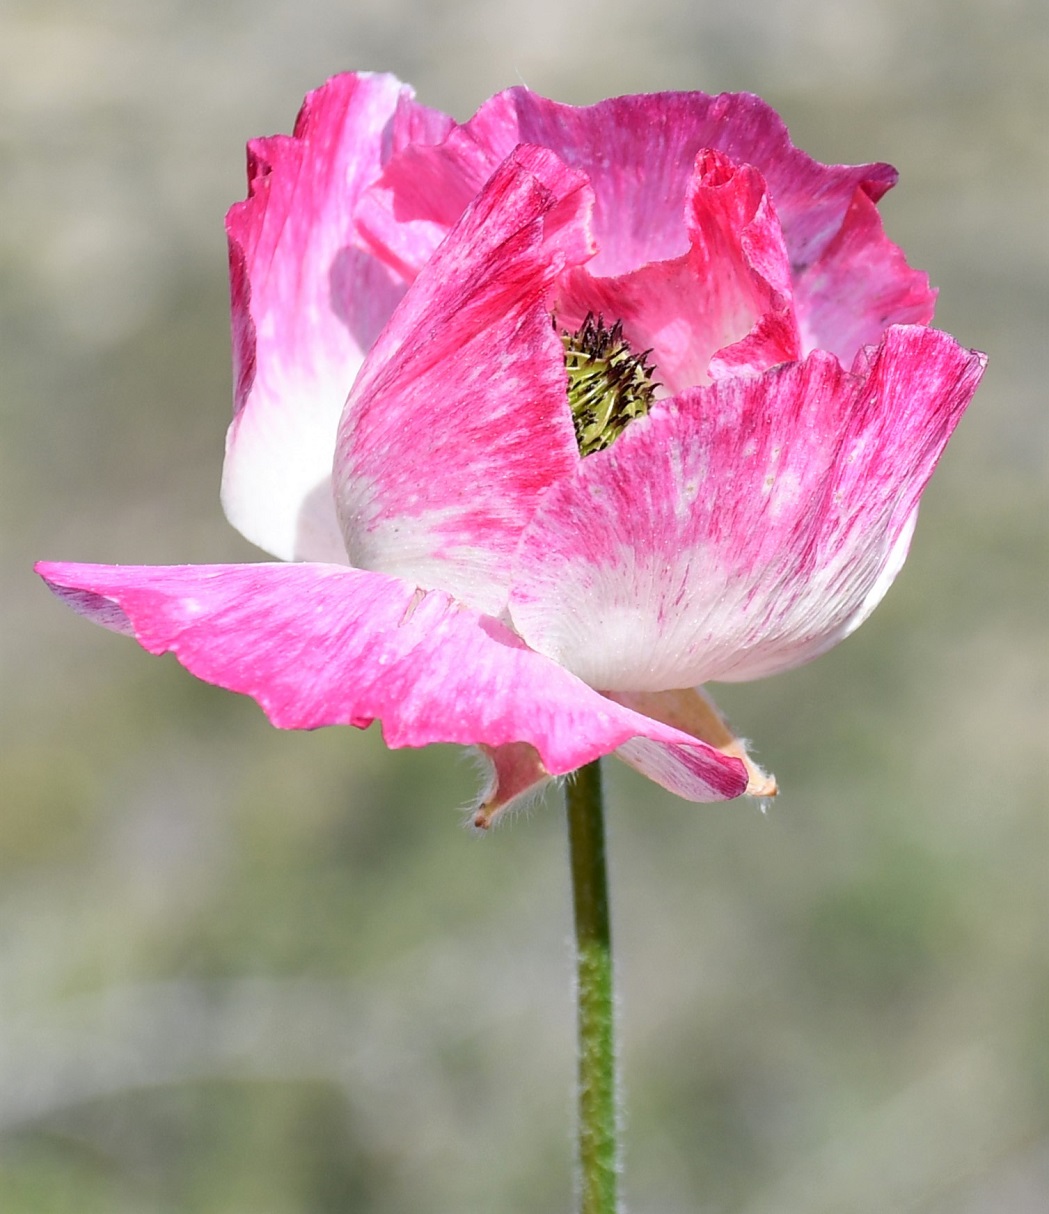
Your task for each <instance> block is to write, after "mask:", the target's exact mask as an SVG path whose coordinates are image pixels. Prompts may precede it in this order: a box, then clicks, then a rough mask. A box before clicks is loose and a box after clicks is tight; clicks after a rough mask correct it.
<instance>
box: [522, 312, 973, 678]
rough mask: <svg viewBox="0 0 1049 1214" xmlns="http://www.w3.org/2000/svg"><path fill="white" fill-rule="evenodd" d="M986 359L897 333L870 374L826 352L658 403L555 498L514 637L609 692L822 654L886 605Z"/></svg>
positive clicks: (935, 339) (545, 512)
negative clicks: (929, 487)
mask: <svg viewBox="0 0 1049 1214" xmlns="http://www.w3.org/2000/svg"><path fill="white" fill-rule="evenodd" d="M984 361H985V360H984V358H983V356H982V355H979V354H976V353H973V352H972V351H967V350H963V349H962V348H961V347H960V346H958V345H957V343H956V342H955V341H954V340H953V339H952V338H950V337H949V336H948V335H947V334H944V333H939V332H937V331H935V330H932V329H926V328H918V327H901V328H894V329H890V330H889V331H888V333H887V334H886V338H885V341H884V343H883V345H882V346H881V347H879V348H878V349H877V350H875V351H867V352H866V354H865V355H864V358H863V359H862V360H858V361H857V365H856V370H857V372H858V373H857V374H850V373H848V372H846V371H844V370H843V369H842V367H841V365H840V364H839V363H838V361H837V359H835V358H833V357H832V356H830V355H827V354H823V353H820V352H817V353H815V354H812V355H810V356H809V358H808V359H807V360H806V361H805V362H803V363H794V364H788V365H785V366H782V367H777V368H774V369H773V370H771V371H768V372H766V373H765V374H763V375H762V376H760V377H753V378H752V377H739V378H732V379H725V380H719V381H715V383H713V384H712V385H710V386H709V387H707V388H699V389H695V390H693V391H691V392H689V393H685V394H684V395H682V396H680V397H677V398H675V399H674V400H672V401H663V402H660V403H658V404H657V405H656V406H655V407H654V408H653V410H652V412H651V413H650V414H649V415H648V416H647V417H645V418H642V419H641V420H639V421H637V422H635V423H633V424H632V425H631V426H630V427H628V429H627V430H626V432H625V433H624V434H623V435H622V436H621V437H620V438H619V439H618V440H617V442H616V443H614V444H613V445H612V446H611V447H609V448H608V449H607V450H605V451H601V452H598V453H597V454H595V455H591V456H590V457H589V458H587V459H585V460H583V461H582V463H581V465H580V467H579V469H578V470H577V472H576V473H575V474H574V475H573V476H572V477H570V478H568V479H566V480H565V481H563V482H561V483H560V484H558V485H556V486H554V488H553V489H551V490H550V491H549V492H548V493H547V494H546V496H545V497H544V499H543V501H542V503H541V505H540V508H539V510H538V511H537V514H536V517H535V519H534V520H533V522H532V524H531V526H530V527H529V528H528V530H527V531H526V533H525V535H524V536H523V538H522V541H521V547H520V549H519V552H518V556H517V559H516V561H515V568H514V589H513V593H512V596H511V601H510V613H511V617H512V619H513V622H514V624H515V626H516V628H517V629H518V631H519V632H520V633H521V635H522V636H523V637H524V638H525V639H526V641H527V642H528V644H529V645H531V646H532V648H534V649H537V650H538V651H539V652H541V653H545V654H547V655H548V656H549V657H551V658H553V659H554V660H555V661H556V662H558V663H560V664H561V665H563V666H566V667H567V668H568V669H570V670H572V671H574V673H576V674H577V675H578V676H579V677H580V678H581V679H583V680H584V681H585V682H587V683H589V684H590V685H591V686H593V687H600V688H601V689H602V690H605V691H610V690H633V691H637V690H646V691H660V690H669V689H673V688H676V687H682V686H688V685H697V684H700V683H704V682H707V681H709V680H711V679H727V680H741V679H754V678H760V677H762V676H764V675H768V674H773V673H775V672H777V671H780V670H786V669H788V668H790V667H792V666H796V665H799V664H800V663H802V662H806V661H808V660H809V659H811V658H813V657H815V656H817V654H819V653H822V652H823V651H824V650H826V649H828V648H830V647H831V646H832V645H834V644H835V643H836V642H837V641H839V640H841V639H842V638H843V637H845V636H847V635H848V633H850V632H851V631H852V630H853V629H854V628H855V627H857V626H858V625H859V624H860V623H861V622H862V621H863V620H864V619H865V618H866V617H867V615H869V614H870V612H871V611H872V610H873V608H874V606H875V605H876V603H877V602H878V600H879V599H880V598H881V596H882V595H883V594H884V593H885V591H886V590H887V589H888V585H889V583H890V581H891V578H892V576H894V574H895V572H896V571H897V570H898V569H899V567H900V565H901V564H902V562H903V556H904V553H905V550H906V540H907V537H908V534H909V530H910V528H911V527H912V526H913V515H914V511H915V510H916V508H917V504H918V498H919V496H920V494H921V491H922V489H923V488H924V486H925V484H926V482H927V480H928V478H929V476H930V475H931V474H932V470H933V467H934V466H935V464H936V461H937V459H938V458H939V455H940V453H941V452H942V450H943V447H944V445H945V444H946V442H947V439H948V437H949V436H950V434H951V431H952V430H953V429H954V426H955V424H956V423H957V421H958V419H959V417H960V416H961V413H962V411H963V410H964V408H965V406H966V405H967V404H968V402H969V400H970V398H971V397H972V394H973V392H974V391H975V389H976V384H977V382H978V381H979V378H980V375H981V374H982V370H983V365H984Z"/></svg>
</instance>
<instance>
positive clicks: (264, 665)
mask: <svg viewBox="0 0 1049 1214" xmlns="http://www.w3.org/2000/svg"><path fill="white" fill-rule="evenodd" d="M37 572H38V573H39V574H40V575H41V577H43V578H44V580H45V581H46V582H47V584H48V585H49V586H50V588H51V589H52V590H53V591H54V592H55V594H57V595H58V596H59V598H61V599H63V600H64V601H65V602H66V603H68V604H69V606H71V607H72V608H73V609H74V610H76V611H78V612H79V613H80V614H82V615H85V616H88V617H89V618H91V619H93V620H95V622H96V623H99V624H102V625H104V626H105V627H108V628H113V629H115V630H116V631H119V632H125V633H130V634H131V635H133V636H134V637H135V638H136V639H137V640H138V642H139V644H140V645H142V646H143V648H144V649H146V650H148V651H149V652H150V653H155V654H159V653H167V652H172V653H174V654H175V656H176V657H177V658H178V660H179V661H180V662H181V663H182V665H183V666H185V667H186V669H187V670H189V671H191V672H192V673H193V674H195V675H196V676H197V677H198V678H201V679H203V680H204V681H205V682H208V683H215V684H217V685H218V686H220V687H225V688H227V689H228V690H230V691H237V692H241V693H243V694H245V695H249V696H251V697H252V698H253V699H254V700H256V701H257V702H258V703H259V704H260V705H261V707H262V709H263V711H264V712H265V713H266V716H267V717H268V718H269V719H270V721H271V722H272V723H273V724H274V725H276V726H278V727H279V728H282V729H314V728H317V727H319V726H322V725H355V726H357V727H358V728H365V727H366V726H368V725H370V724H371V722H372V721H373V720H381V721H382V726H383V737H384V738H385V740H386V743H387V745H389V746H391V747H400V746H425V745H428V744H429V743H431V742H457V743H461V744H464V745H485V746H488V747H492V748H498V747H503V746H505V745H507V744H509V743H518V742H526V743H528V744H530V745H531V746H533V747H534V748H535V750H536V752H537V753H538V755H539V758H540V761H541V762H542V764H543V765H544V767H545V768H546V770H547V772H549V773H550V774H551V775H560V774H563V773H565V772H568V771H572V770H574V769H575V768H577V767H580V766H582V765H583V764H584V763H588V762H590V761H591V760H592V759H595V758H597V757H598V756H599V755H603V754H608V753H610V752H611V751H612V750H614V749H615V748H616V747H617V746H620V745H622V743H623V742H625V741H627V740H628V739H629V738H631V737H634V736H645V737H651V738H653V739H654V740H655V741H659V742H668V743H672V744H680V745H684V746H691V747H694V748H696V749H697V750H711V748H710V747H709V746H707V744H706V743H705V742H702V741H699V740H697V739H693V738H690V737H689V736H688V735H687V734H685V733H682V732H681V731H679V730H675V729H673V728H672V727H670V726H668V725H664V724H662V723H661V722H659V721H654V720H650V719H648V718H647V717H644V716H641V715H640V714H639V713H636V712H633V711H631V710H630V709H628V708H624V707H623V706H622V705H619V704H614V703H612V702H611V701H610V700H607V699H605V697H604V696H602V695H599V694H598V693H597V692H596V691H593V690H592V689H591V688H589V687H587V686H586V685H585V684H584V683H581V682H580V681H579V680H578V679H576V678H574V677H573V676H572V675H571V674H569V672H568V671H566V670H562V669H561V668H560V667H558V666H557V665H555V664H554V663H553V662H551V661H550V660H549V659H547V658H544V657H543V656H542V655H541V654H537V653H533V652H532V651H531V650H530V649H528V648H527V646H525V644H524V642H523V641H522V640H521V639H520V637H518V636H517V635H516V634H515V633H513V632H511V630H510V629H509V628H507V627H506V626H505V625H503V624H500V623H499V622H498V621H497V620H494V619H492V618H491V617H489V616H485V615H482V614H480V613H479V612H475V611H470V610H469V609H468V608H466V607H464V606H463V605H462V604H461V603H457V602H456V601H455V600H454V599H452V598H451V597H450V596H449V595H447V594H444V593H442V592H440V591H430V592H426V591H423V590H420V589H419V588H418V587H415V586H412V585H410V584H409V583H407V582H403V581H400V580H399V579H397V578H392V577H387V576H385V575H384V574H379V573H370V572H367V571H364V570H359V569H349V568H346V567H345V566H341V565H317V564H291V565H285V564H263V565H173V566H159V567H150V566H133V565H128V566H120V565H116V566H113V565H75V564H57V563H49V562H42V563H40V564H39V565H37ZM711 753H712V754H713V755H714V756H715V761H716V762H718V763H719V764H720V765H721V767H722V768H723V770H724V773H725V774H724V780H723V787H724V790H725V792H724V795H725V796H737V795H739V793H741V792H742V791H743V790H744V788H745V787H746V782H747V780H746V772H745V770H744V766H743V764H742V763H741V762H740V760H739V759H736V758H732V757H730V756H726V755H721V754H720V752H716V751H712V750H711Z"/></svg>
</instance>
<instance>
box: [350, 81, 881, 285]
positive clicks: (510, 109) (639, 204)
mask: <svg viewBox="0 0 1049 1214" xmlns="http://www.w3.org/2000/svg"><path fill="white" fill-rule="evenodd" d="M518 143H533V144H538V145H540V146H542V147H548V148H551V149H552V150H553V151H554V152H556V153H557V155H558V156H559V157H560V158H561V159H562V160H563V161H564V162H565V163H566V164H568V165H570V166H571V167H573V168H578V169H581V170H582V171H583V172H585V173H586V174H587V175H588V176H589V178H590V180H591V182H592V184H593V186H594V191H595V194H596V196H597V205H596V209H595V213H594V234H595V237H596V239H597V242H598V246H599V249H600V252H599V254H598V256H597V258H596V259H595V263H594V265H593V267H592V268H593V271H594V273H595V274H601V275H605V276H617V275H621V274H624V273H627V272H628V271H629V270H632V269H636V268H637V267H638V266H641V265H644V264H646V263H647V262H650V261H666V260H669V259H671V258H674V257H679V256H681V255H683V254H684V253H685V252H686V251H687V248H688V245H687V241H686V236H685V229H684V226H683V224H682V222H681V216H682V211H683V207H684V202H685V193H686V188H687V185H688V182H689V179H690V178H691V176H692V167H693V164H694V162H695V159H696V155H697V153H698V152H699V151H700V149H702V148H715V149H717V150H718V151H721V152H725V153H726V154H727V155H728V156H730V157H731V158H732V159H733V160H736V161H740V162H743V163H746V164H752V165H754V166H755V167H756V168H757V169H759V170H760V171H761V173H762V174H763V175H764V176H765V179H766V180H767V181H768V183H769V187H770V189H771V191H772V196H773V199H774V200H775V204H776V209H777V211H778V213H779V217H780V221H781V222H782V224H783V229H784V232H785V233H786V238H787V246H788V249H789V250H790V255H791V261H792V263H793V264H794V265H796V266H804V265H807V264H808V263H809V262H810V261H812V260H813V259H814V258H815V257H816V256H817V255H818V254H819V252H820V251H821V250H822V249H823V248H824V246H825V245H826V244H827V242H828V241H829V240H830V239H831V238H832V237H833V235H834V233H835V232H836V231H837V230H838V228H839V227H840V226H841V221H842V218H843V216H844V215H845V212H846V210H847V209H848V206H849V203H850V201H851V199H852V197H853V194H854V193H855V191H856V189H857V188H859V189H862V190H863V191H864V193H866V194H867V195H868V196H869V197H870V198H871V199H873V200H874V201H877V200H878V199H879V198H880V197H881V196H882V195H883V194H884V193H885V191H886V190H888V189H889V188H890V187H891V186H892V185H893V184H894V183H895V181H896V173H895V170H893V169H892V168H891V167H890V166H889V165H886V164H868V165H856V166H849V165H829V166H827V165H821V164H818V163H817V162H816V161H814V160H812V159H811V158H810V157H809V156H807V155H805V153H804V152H802V151H799V150H798V149H797V148H795V147H794V146H793V145H792V144H791V142H790V138H789V136H788V134H787V128H786V127H785V126H784V124H783V122H782V120H781V119H780V118H779V116H778V115H777V114H776V113H775V111H774V110H772V109H771V108H770V107H769V106H768V105H766V104H765V102H764V101H762V100H761V99H760V98H759V97H755V96H753V95H752V94H749V93H724V94H722V95H720V96H718V97H710V96H708V95H706V94H705V93H655V94H648V95H639V96H629V97H614V98H612V99H610V100H608V101H601V102H599V103H598V104H597V105H592V106H587V107H585V108H577V107H575V106H570V105H562V104H560V103H558V102H556V101H548V100H547V99H545V98H543V97H539V96H537V95H536V94H535V93H532V92H529V91H528V90H527V89H524V88H514V89H509V90H507V91H506V92H504V93H499V94H497V95H496V96H495V97H492V98H491V99H490V100H488V101H486V102H485V103H484V105H483V106H481V108H480V109H479V110H478V111H477V113H476V114H475V115H474V117H473V118H472V119H471V120H470V121H469V122H468V123H467V124H466V126H465V127H460V128H456V129H455V130H454V131H452V132H451V133H450V134H449V136H448V139H447V140H446V141H445V142H444V143H443V144H441V145H440V146H439V147H433V148H429V149H418V148H415V149H412V150H411V151H410V152H409V153H407V154H406V155H405V157H404V158H403V159H399V158H397V157H394V158H393V159H391V161H390V163H389V165H388V166H387V168H386V170H385V172H384V173H383V176H382V178H381V179H380V181H379V182H378V183H377V185H376V187H375V189H374V190H373V191H372V192H371V193H370V194H369V196H368V197H367V198H366V199H365V200H364V204H363V207H364V211H363V212H362V216H361V223H362V226H363V227H365V228H367V229H368V231H369V233H370V235H371V237H372V238H373V240H374V242H375V244H376V245H377V246H378V247H382V248H385V249H386V250H387V251H388V256H389V259H390V264H395V265H398V266H399V267H402V268H406V267H407V266H409V265H411V264H414V265H415V267H416V268H418V267H419V266H421V265H422V264H423V262H424V261H425V257H426V253H425V244H424V243H421V242H420V236H421V235H423V234H425V233H426V232H428V233H429V239H430V241H431V242H432V243H431V245H430V247H431V248H433V247H436V244H437V243H438V241H439V240H440V237H441V235H442V234H443V232H445V231H447V230H448V228H449V227H450V225H451V224H452V223H453V222H454V218H455V213H456V207H457V206H458V207H459V208H461V207H463V206H465V204H466V200H467V199H469V198H470V197H472V196H473V194H474V193H475V192H476V191H477V189H478V188H479V187H480V185H481V184H482V183H483V182H484V181H485V180H486V178H487V177H488V175H489V173H491V171H492V170H493V169H494V167H495V166H496V165H497V164H498V163H499V162H500V161H501V160H503V159H504V157H506V156H507V155H509V153H510V152H511V151H512V150H513V148H514V147H515V146H516V145H517V144H518ZM420 181H424V182H425V183H426V184H425V188H424V189H416V188H415V183H417V182H420ZM394 216H396V222H393V217H394ZM402 246H403V247H402Z"/></svg>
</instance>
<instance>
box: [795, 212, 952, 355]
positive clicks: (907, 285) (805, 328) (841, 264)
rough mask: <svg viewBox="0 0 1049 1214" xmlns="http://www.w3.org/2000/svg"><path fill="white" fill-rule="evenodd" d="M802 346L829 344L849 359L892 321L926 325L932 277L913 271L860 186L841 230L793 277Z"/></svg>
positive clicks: (930, 313) (824, 347)
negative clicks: (800, 272)
mask: <svg viewBox="0 0 1049 1214" xmlns="http://www.w3.org/2000/svg"><path fill="white" fill-rule="evenodd" d="M795 308H796V309H797V312H798V317H799V324H800V326H801V328H802V332H803V335H804V349H805V352H806V353H808V352H809V351H810V350H817V349H818V350H830V352H831V353H832V354H836V355H837V356H838V359H839V360H840V361H841V363H842V365H843V366H846V367H847V366H849V365H850V364H851V363H852V360H853V359H854V358H855V356H856V353H857V351H858V350H859V349H860V348H861V347H862V346H865V345H877V344H878V342H880V341H881V338H882V334H883V333H884V332H885V330H886V329H887V328H888V326H889V325H910V324H913V325H926V324H929V323H930V322H931V321H932V318H933V312H934V311H935V308H936V291H935V290H934V289H933V288H932V287H930V286H929V276H928V275H927V274H925V273H923V272H922V271H920V270H912V269H911V267H910V266H909V265H908V264H907V259H906V257H904V254H903V250H902V249H900V248H899V247H898V246H897V245H895V244H893V243H892V241H891V240H889V239H888V237H887V236H886V235H885V232H884V229H883V228H882V223H881V216H880V215H879V214H878V209H877V207H876V206H875V205H874V203H873V202H871V200H870V198H868V197H867V195H866V194H865V193H864V192H863V191H862V190H857V191H856V194H855V197H854V198H853V200H852V204H851V206H850V207H849V210H848V212H847V213H846V215H845V220H844V222H843V224H842V226H841V229H840V230H839V232H838V233H837V235H836V236H835V237H834V239H833V240H832V241H831V242H830V243H829V244H828V245H827V247H826V248H825V249H824V250H823V252H822V253H821V254H820V256H819V257H818V258H817V259H816V261H814V262H813V263H812V265H810V266H809V267H808V268H807V269H806V270H805V271H804V272H803V273H802V274H801V275H800V276H799V277H798V280H797V282H796V284H795Z"/></svg>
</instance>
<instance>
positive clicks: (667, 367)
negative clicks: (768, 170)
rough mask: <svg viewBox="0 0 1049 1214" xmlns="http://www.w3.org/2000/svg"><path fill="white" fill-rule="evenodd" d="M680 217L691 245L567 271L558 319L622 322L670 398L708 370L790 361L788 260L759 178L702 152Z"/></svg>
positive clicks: (571, 324)
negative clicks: (604, 268) (604, 272)
mask: <svg viewBox="0 0 1049 1214" xmlns="http://www.w3.org/2000/svg"><path fill="white" fill-rule="evenodd" d="M684 218H685V222H686V227H687V231H688V236H689V241H690V248H689V251H688V253H687V254H686V255H685V256H683V257H678V258H675V259H673V260H671V261H661V262H654V263H651V264H649V265H645V266H642V267H641V268H640V269H638V270H634V271H632V272H631V273H629V274H625V275H622V276H621V277H618V278H597V277H594V276H593V275H592V274H591V272H590V268H589V267H580V268H579V269H576V270H574V271H572V272H571V273H570V274H569V275H567V276H566V278H565V281H564V282H563V284H562V288H561V292H560V295H559V297H558V321H559V324H561V325H563V327H565V328H566V329H569V330H572V329H577V328H578V327H579V326H580V324H582V322H583V319H584V318H585V316H586V315H587V313H589V312H593V313H594V314H597V315H602V316H605V317H608V318H610V319H612V318H614V319H615V320H619V321H622V324H623V332H624V334H625V336H626V337H627V339H628V340H629V341H630V343H631V345H632V346H633V348H634V349H635V350H651V351H652V363H653V365H654V367H655V376H656V379H657V380H658V382H659V383H660V384H661V386H662V387H663V388H664V389H665V391H666V393H667V394H668V395H674V394H676V393H678V392H681V391H683V390H684V389H685V388H689V387H692V386H693V385H695V384H703V383H707V382H708V381H709V379H710V372H711V360H712V359H713V358H714V357H715V354H717V361H716V363H715V369H716V370H717V372H718V373H719V374H724V373H726V372H727V371H728V370H739V369H741V368H742V369H746V370H749V371H761V370H764V369H765V368H766V367H771V366H775V365H776V363H781V362H787V361H789V360H791V359H794V358H797V357H798V354H799V351H800V342H799V338H798V334H797V330H796V328H795V325H794V319H793V314H792V312H791V307H790V301H791V283H790V263H789V260H788V257H787V250H786V246H785V245H784V242H783V233H782V231H781V229H780V226H779V220H778V219H777V218H776V213H775V209H774V207H773V206H772V202H771V200H770V198H769V196H768V191H767V189H766V186H765V182H764V180H763V178H762V176H761V174H760V173H759V172H758V171H757V169H754V168H751V167H749V166H746V165H744V166H739V165H736V164H734V163H733V162H732V161H731V160H730V159H729V158H728V157H727V156H725V155H723V154H722V153H720V152H716V151H713V150H710V149H706V150H704V151H702V152H701V153H700V154H699V156H698V157H697V160H696V169H695V175H694V176H693V178H692V180H691V181H690V182H689V186H688V198H687V204H686V206H685V212H684Z"/></svg>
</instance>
